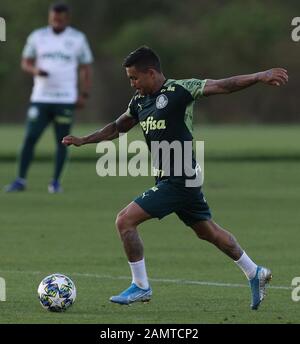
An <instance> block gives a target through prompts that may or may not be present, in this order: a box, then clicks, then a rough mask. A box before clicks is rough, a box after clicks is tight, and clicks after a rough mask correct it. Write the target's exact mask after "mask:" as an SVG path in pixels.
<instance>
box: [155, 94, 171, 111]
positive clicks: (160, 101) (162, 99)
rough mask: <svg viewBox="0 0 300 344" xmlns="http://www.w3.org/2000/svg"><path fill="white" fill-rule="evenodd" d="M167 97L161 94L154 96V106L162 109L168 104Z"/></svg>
mask: <svg viewBox="0 0 300 344" xmlns="http://www.w3.org/2000/svg"><path fill="white" fill-rule="evenodd" d="M168 102H169V101H168V98H167V96H166V95H164V94H161V95H159V96H158V97H157V98H156V108H157V109H163V108H165V107H166V106H167V105H168Z"/></svg>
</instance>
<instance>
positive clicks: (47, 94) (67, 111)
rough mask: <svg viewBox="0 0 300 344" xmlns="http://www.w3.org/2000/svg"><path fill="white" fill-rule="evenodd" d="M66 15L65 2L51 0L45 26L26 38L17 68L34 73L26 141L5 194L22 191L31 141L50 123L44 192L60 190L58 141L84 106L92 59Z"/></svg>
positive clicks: (61, 162)
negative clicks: (51, 148)
mask: <svg viewBox="0 0 300 344" xmlns="http://www.w3.org/2000/svg"><path fill="white" fill-rule="evenodd" d="M70 17H71V15H70V7H69V6H68V5H66V4H64V3H54V4H52V5H51V6H50V8H49V16H48V21H49V25H48V26H47V27H43V28H40V29H37V30H35V31H33V32H32V33H31V34H30V35H29V37H28V38H27V42H26V44H25V47H24V50H23V53H22V62H21V67H22V70H23V71H25V72H26V73H29V74H30V75H32V76H33V77H34V86H33V90H32V93H31V98H30V106H29V108H28V111H27V122H26V133H25V139H24V142H23V145H22V149H21V153H20V156H19V159H18V170H17V178H16V179H15V180H14V181H13V182H12V183H11V184H10V185H8V186H6V187H5V191H6V192H18V191H23V190H25V189H26V186H27V185H26V178H27V173H28V169H29V166H30V163H31V161H32V159H33V154H34V148H35V145H36V143H37V142H38V140H39V138H40V137H41V135H42V133H43V132H44V129H45V128H46V127H47V126H48V125H49V124H50V123H51V122H52V123H53V125H54V131H55V139H56V156H55V166H54V172H53V176H52V180H51V181H50V183H49V185H48V191H49V193H57V192H61V191H62V187H61V184H60V177H61V173H62V171H63V167H64V164H65V161H66V158H67V148H66V147H65V146H64V145H63V144H61V141H62V138H63V137H64V136H66V135H68V134H69V133H70V130H71V126H72V123H73V120H74V110H75V108H83V107H84V106H85V103H86V100H87V98H88V97H89V94H90V88H91V74H92V70H91V63H92V62H93V56H92V52H91V49H90V47H89V43H88V41H87V39H86V36H85V35H84V34H83V33H82V32H80V31H78V30H76V29H74V28H73V27H71V26H69V23H70ZM78 77H79V78H78ZM78 79H79V80H78Z"/></svg>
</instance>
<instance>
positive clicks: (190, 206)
mask: <svg viewBox="0 0 300 344" xmlns="http://www.w3.org/2000/svg"><path fill="white" fill-rule="evenodd" d="M134 202H135V203H137V204H138V205H139V206H140V207H141V208H142V209H143V210H145V212H147V213H148V214H149V215H151V217H157V218H159V219H161V218H163V217H164V216H166V215H169V214H171V213H175V214H176V215H177V216H178V217H179V218H180V220H182V221H183V222H184V223H185V224H186V225H187V226H191V225H193V224H195V223H196V222H199V221H206V220H209V219H211V212H210V209H209V206H208V204H207V202H206V200H205V198H204V195H203V193H202V190H201V188H200V187H191V188H190V187H186V186H184V185H182V184H179V183H174V182H171V181H170V180H168V179H165V180H162V181H160V182H158V184H157V185H156V186H154V187H152V188H150V189H149V190H147V191H145V192H143V194H142V195H140V196H139V197H137V198H135V199H134Z"/></svg>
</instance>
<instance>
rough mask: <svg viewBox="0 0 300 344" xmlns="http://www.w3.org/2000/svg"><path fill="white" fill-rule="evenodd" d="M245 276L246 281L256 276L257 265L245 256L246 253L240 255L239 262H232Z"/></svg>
mask: <svg viewBox="0 0 300 344" xmlns="http://www.w3.org/2000/svg"><path fill="white" fill-rule="evenodd" d="M234 262H235V263H236V264H237V265H238V266H239V267H240V268H241V270H242V271H243V272H244V274H245V275H246V276H247V278H248V280H250V279H252V278H253V277H255V275H256V269H257V265H256V264H255V263H254V262H253V261H252V260H251V259H250V258H249V257H248V256H247V254H246V252H245V251H244V253H243V254H242V256H241V258H240V259H239V260H235V261H234Z"/></svg>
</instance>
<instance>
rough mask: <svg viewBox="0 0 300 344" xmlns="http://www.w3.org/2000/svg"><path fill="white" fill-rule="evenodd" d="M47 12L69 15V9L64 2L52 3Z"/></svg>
mask: <svg viewBox="0 0 300 344" xmlns="http://www.w3.org/2000/svg"><path fill="white" fill-rule="evenodd" d="M49 11H53V12H56V13H68V14H69V13H70V12H71V8H70V6H69V5H67V4H66V3H64V2H54V3H53V4H51V5H50V7H49Z"/></svg>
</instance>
